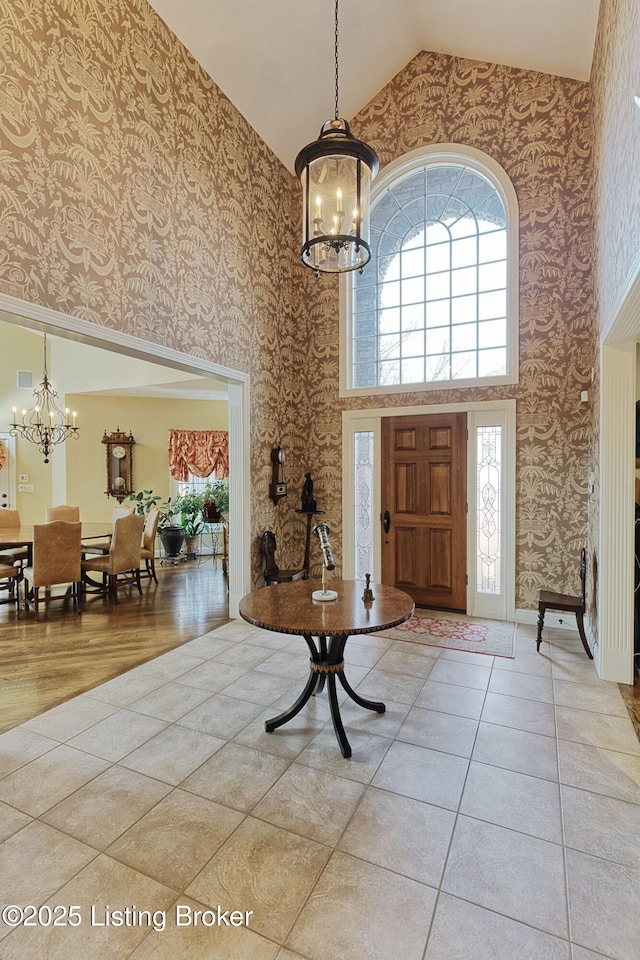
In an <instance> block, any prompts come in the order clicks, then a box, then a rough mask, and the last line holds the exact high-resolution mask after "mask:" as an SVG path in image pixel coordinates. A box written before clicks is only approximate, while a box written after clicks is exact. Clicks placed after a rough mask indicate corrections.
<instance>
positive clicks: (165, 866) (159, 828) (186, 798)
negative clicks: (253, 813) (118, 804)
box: [107, 790, 243, 890]
mask: <svg viewBox="0 0 640 960" xmlns="http://www.w3.org/2000/svg"><path fill="white" fill-rule="evenodd" d="M242 820H243V814H241V813H238V812H237V811H236V810H230V809H229V808H228V807H223V806H221V805H220V804H219V803H213V801H211V800H206V799H204V798H203V797H198V796H195V795H194V794H192V793H187V792H186V791H184V790H173V791H172V792H171V793H170V794H169V795H168V796H167V797H165V798H164V799H163V800H161V801H160V803H158V804H157V805H156V806H155V807H154V808H153V809H152V810H150V811H149V812H148V813H146V814H145V815H144V816H143V817H142V818H141V819H140V820H138V822H137V823H135V824H134V825H133V826H132V827H131V828H130V829H129V830H127V832H126V833H124V834H123V835H122V836H121V837H119V838H118V839H117V840H116V841H115V843H113V844H112V845H111V846H110V847H109V849H108V851H107V853H108V855H109V856H110V857H113V858H114V859H116V860H119V861H121V862H122V863H126V864H127V865H128V866H129V867H132V868H133V869H134V870H138V871H140V873H144V874H145V875H146V876H148V877H153V879H154V880H158V882H159V883H163V884H164V885H165V886H167V887H172V888H173V889H174V890H184V889H185V887H186V886H187V884H188V883H190V881H191V880H193V878H194V877H195V875H196V874H197V873H198V872H199V871H200V870H201V869H202V867H203V866H204V865H205V863H207V861H208V860H210V859H211V857H212V856H213V854H214V853H215V852H216V851H217V850H218V849H219V848H220V847H221V846H222V844H223V843H224V842H225V840H227V839H228V838H229V837H230V836H231V834H232V833H233V831H234V830H235V829H236V827H237V826H238V825H239V824H240V823H241V822H242Z"/></svg>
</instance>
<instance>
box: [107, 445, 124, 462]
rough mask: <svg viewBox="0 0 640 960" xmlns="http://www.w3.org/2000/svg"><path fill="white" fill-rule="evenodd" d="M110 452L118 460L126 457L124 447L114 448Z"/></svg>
mask: <svg viewBox="0 0 640 960" xmlns="http://www.w3.org/2000/svg"><path fill="white" fill-rule="evenodd" d="M111 452H112V454H113V455H114V457H116V458H117V459H118V460H122V458H123V457H126V455H127V451H126V450H125V448H124V447H114V448H113V450H112V451H111Z"/></svg>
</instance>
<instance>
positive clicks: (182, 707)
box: [131, 683, 211, 723]
mask: <svg viewBox="0 0 640 960" xmlns="http://www.w3.org/2000/svg"><path fill="white" fill-rule="evenodd" d="M210 696H211V694H210V693H209V691H208V690H200V689H199V688H198V687H188V686H187V685H186V684H185V683H165V684H164V686H162V687H158V689H157V690H153V691H152V692H151V693H148V694H147V695H146V696H145V697H142V698H141V699H140V700H136V701H135V702H134V703H132V704H131V710H135V712H136V713H144V714H145V715H146V716H148V717H156V719H158V720H166V721H167V723H173V722H175V721H176V720H179V719H180V718H181V717H183V716H184V715H185V713H188V712H189V711H190V710H193V708H194V707H197V706H198V704H199V703H202V701H203V700H206V699H207V698H208V697H210Z"/></svg>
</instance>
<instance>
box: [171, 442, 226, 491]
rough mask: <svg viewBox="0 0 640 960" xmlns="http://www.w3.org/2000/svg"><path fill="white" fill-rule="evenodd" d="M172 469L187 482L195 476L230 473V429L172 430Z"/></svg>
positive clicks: (177, 477) (217, 475)
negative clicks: (190, 476)
mask: <svg viewBox="0 0 640 960" xmlns="http://www.w3.org/2000/svg"><path fill="white" fill-rule="evenodd" d="M169 472H170V473H171V476H172V477H173V479H174V480H180V481H182V482H183V483H184V482H186V481H187V480H188V479H189V474H191V475H192V476H194V477H210V476H211V475H212V474H213V475H214V476H215V477H216V479H217V480H221V479H222V478H223V477H228V476H229V434H228V432H227V431H226V430H169Z"/></svg>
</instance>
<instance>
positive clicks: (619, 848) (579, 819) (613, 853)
mask: <svg viewBox="0 0 640 960" xmlns="http://www.w3.org/2000/svg"><path fill="white" fill-rule="evenodd" d="M561 789H562V813H563V817H564V822H565V844H566V845H567V847H572V848H573V849H575V850H582V852H583V853H590V854H591V855H592V856H594V857H603V858H604V859H605V860H614V861H615V862H616V863H621V864H625V865H626V866H629V867H635V868H636V869H638V870H640V794H639V795H638V796H637V798H636V800H637V801H638V802H637V803H627V802H626V801H625V800H616V799H614V798H613V797H603V796H602V795H601V794H597V793H589V792H588V791H586V790H576V789H575V788H574V787H564V786H563V787H562V788H561ZM638 893H639V894H640V890H639V891H638Z"/></svg>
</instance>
